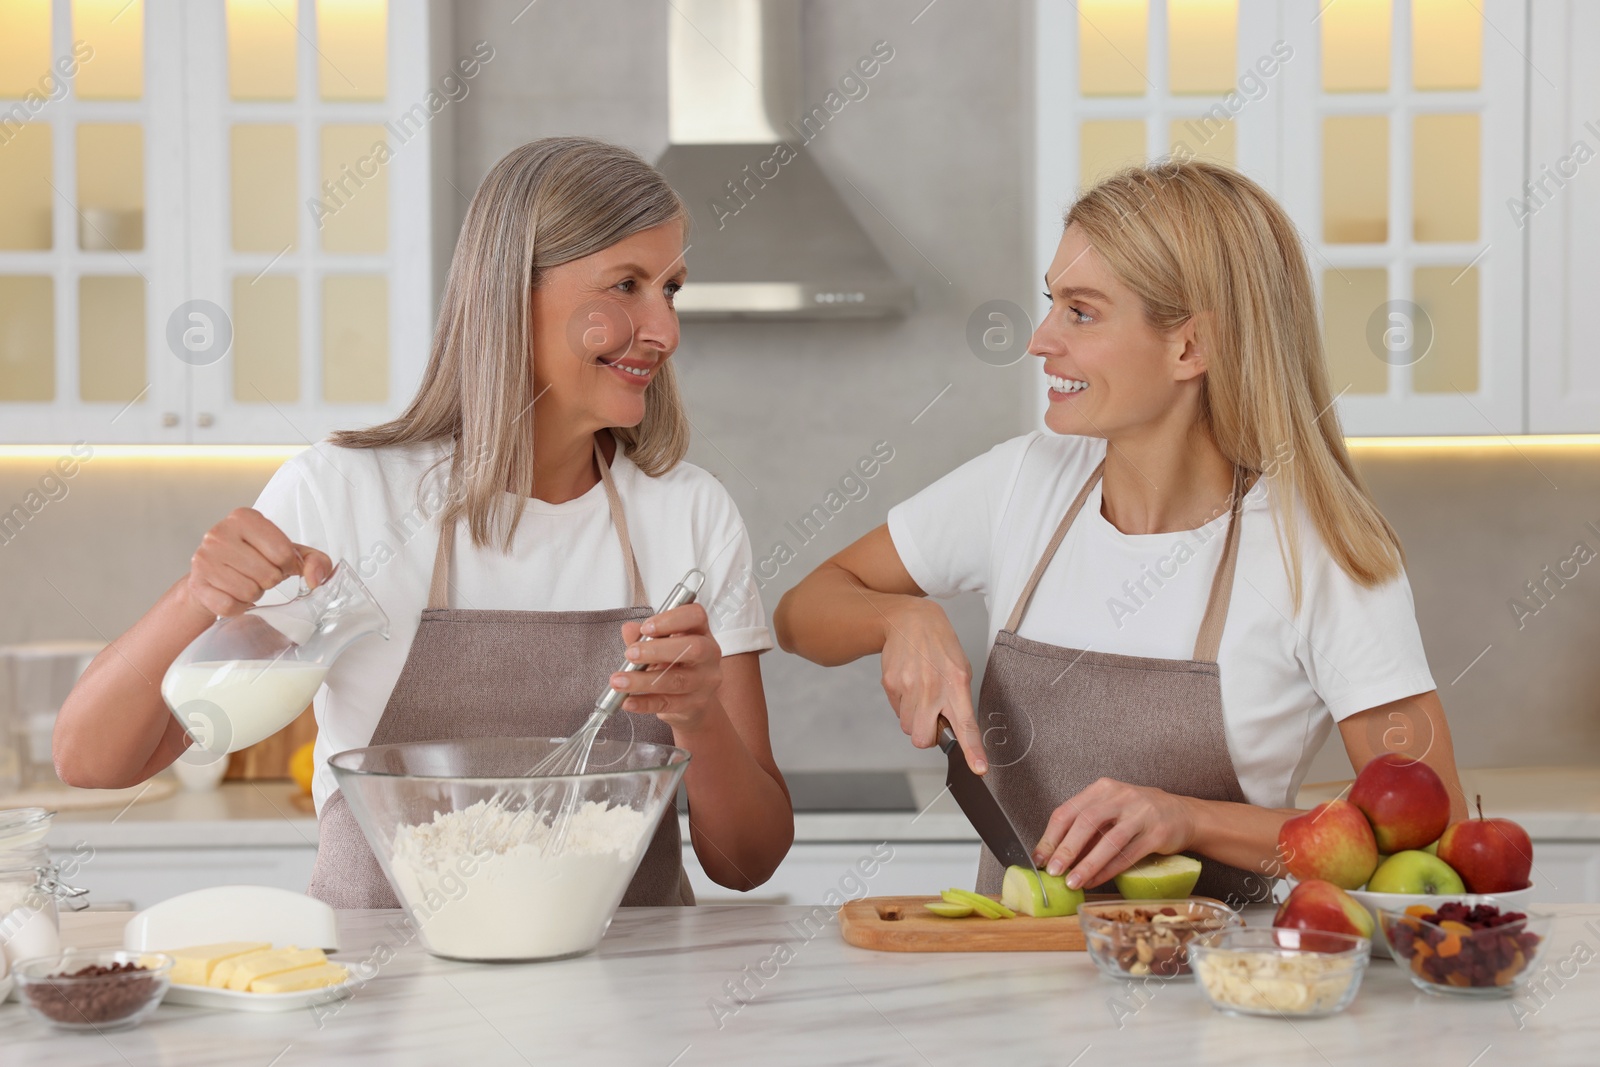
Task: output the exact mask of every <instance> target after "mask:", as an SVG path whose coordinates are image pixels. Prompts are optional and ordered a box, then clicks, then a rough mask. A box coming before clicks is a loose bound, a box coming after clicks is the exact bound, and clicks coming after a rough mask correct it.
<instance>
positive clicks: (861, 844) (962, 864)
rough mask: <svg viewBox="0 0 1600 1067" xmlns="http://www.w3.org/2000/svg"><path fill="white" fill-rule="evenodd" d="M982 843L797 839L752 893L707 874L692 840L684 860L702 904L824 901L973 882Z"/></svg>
mask: <svg viewBox="0 0 1600 1067" xmlns="http://www.w3.org/2000/svg"><path fill="white" fill-rule="evenodd" d="M979 849H980V846H979V845H978V844H976V843H975V842H965V841H949V842H946V841H899V842H893V841H890V842H872V841H851V842H817V843H807V842H796V843H795V845H794V847H792V848H791V849H790V850H789V855H788V856H786V857H785V858H784V861H783V862H782V863H781V864H779V865H778V869H777V871H776V872H775V873H774V874H773V876H772V878H771V879H770V880H769V881H768V882H767V883H766V884H765V885H763V886H761V887H760V888H758V889H755V890H752V891H751V892H749V893H737V892H734V891H733V890H730V889H725V888H723V887H722V886H719V885H717V884H716V883H715V882H713V881H711V879H709V878H707V877H706V875H705V872H704V871H702V870H701V869H700V863H699V861H698V860H696V859H695V855H694V849H693V848H692V847H691V846H688V845H685V846H684V849H683V866H684V870H686V871H688V872H689V882H690V884H691V885H693V886H694V894H695V900H696V901H697V902H698V903H700V904H823V903H825V902H826V901H827V900H828V899H830V898H829V894H830V893H834V894H837V898H835V900H834V902H835V903H837V902H838V899H851V900H853V899H857V898H859V897H863V896H875V897H881V896H897V895H927V894H932V893H938V892H939V891H940V890H942V889H946V888H948V887H949V886H960V887H962V888H968V887H971V886H972V885H974V884H975V883H976V882H977V879H978V855H979ZM885 856H887V857H888V858H887V859H884V858H883V857H885ZM864 872H870V876H868V874H867V873H864Z"/></svg>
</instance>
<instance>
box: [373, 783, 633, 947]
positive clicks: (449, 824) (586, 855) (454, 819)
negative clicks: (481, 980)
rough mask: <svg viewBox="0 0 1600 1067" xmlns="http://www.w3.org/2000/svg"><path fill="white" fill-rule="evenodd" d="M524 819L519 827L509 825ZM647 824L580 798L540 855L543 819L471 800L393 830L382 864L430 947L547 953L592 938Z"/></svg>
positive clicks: (590, 942)
mask: <svg viewBox="0 0 1600 1067" xmlns="http://www.w3.org/2000/svg"><path fill="white" fill-rule="evenodd" d="M524 825H526V826H527V830H528V832H527V833H526V834H523V833H520V832H514V831H520V830H522V829H523V827H524ZM651 830H652V826H651V825H650V823H649V821H648V820H647V819H646V818H645V815H644V813H643V812H640V811H636V810H634V809H633V808H630V807H628V806H627V805H625V804H622V805H617V806H615V807H609V808H608V807H606V805H604V804H602V803H599V802H597V801H592V800H591V801H586V802H584V803H583V804H582V805H580V806H579V807H578V808H577V810H575V811H574V812H573V813H572V818H571V822H570V824H569V825H568V828H567V838H566V841H565V842H564V843H563V845H562V848H561V851H560V852H559V853H558V854H556V855H552V856H543V855H540V850H541V848H542V847H543V845H544V840H545V838H546V837H547V836H548V835H549V833H550V827H549V825H548V824H546V823H543V822H534V821H530V819H529V813H527V812H524V813H523V815H521V816H520V817H519V816H517V815H514V814H512V813H511V812H508V811H506V810H505V809H504V808H501V807H490V805H489V804H488V802H487V801H479V802H477V803H476V804H473V805H471V806H470V807H466V808H461V809H459V810H457V811H447V812H439V813H437V814H435V815H434V817H433V820H432V821H431V822H426V823H418V824H415V825H411V826H402V827H400V828H399V829H398V830H396V831H395V837H394V856H393V859H392V861H391V866H392V867H393V868H394V875H395V880H396V881H397V882H398V883H399V884H398V885H397V887H396V888H397V889H399V891H400V896H401V898H402V900H404V901H405V903H406V904H408V905H409V906H410V907H411V909H412V912H413V914H414V916H415V918H416V920H417V923H418V926H419V928H420V930H421V933H422V939H423V941H424V942H425V943H426V944H427V946H428V950H429V951H430V952H433V953H436V954H437V955H440V956H451V957H455V958H457V959H470V960H497V959H498V960H511V959H515V960H530V959H547V958H550V957H554V956H567V955H572V954H574V953H580V952H587V951H588V950H589V949H591V948H593V947H594V946H595V945H596V944H597V943H598V942H599V940H600V938H601V936H602V935H603V934H604V933H605V932H606V927H607V926H608V925H610V922H611V916H612V913H613V912H615V911H616V908H617V904H618V903H619V902H620V901H621V900H622V894H623V893H624V892H626V891H627V888H628V880H629V878H630V877H631V876H632V874H633V868H634V860H635V858H636V857H637V855H638V852H639V850H640V849H642V848H644V847H645V845H646V844H647V843H648V838H649V835H650V831H651ZM519 839H521V840H520V841H519V843H518V844H515V845H512V846H510V847H504V846H503V844H501V845H498V846H493V847H490V846H486V845H485V844H484V842H485V841H489V842H500V843H503V842H506V841H513V840H519Z"/></svg>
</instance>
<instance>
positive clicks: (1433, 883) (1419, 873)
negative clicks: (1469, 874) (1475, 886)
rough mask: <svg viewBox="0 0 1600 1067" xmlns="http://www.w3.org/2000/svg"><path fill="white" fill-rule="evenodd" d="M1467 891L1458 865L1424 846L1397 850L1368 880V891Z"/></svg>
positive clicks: (1437, 893) (1440, 893)
mask: <svg viewBox="0 0 1600 1067" xmlns="http://www.w3.org/2000/svg"><path fill="white" fill-rule="evenodd" d="M1466 891H1467V887H1466V885H1465V884H1464V883H1463V882H1462V881H1461V876H1460V875H1459V874H1457V873H1456V872H1455V868H1453V867H1451V866H1450V865H1449V864H1448V863H1446V862H1445V861H1444V860H1442V859H1440V858H1439V857H1438V856H1434V855H1431V854H1429V853H1427V852H1423V851H1422V850H1421V849H1408V850H1407V851H1405V852H1396V853H1395V854H1394V855H1392V856H1390V857H1389V858H1388V859H1386V860H1384V861H1383V863H1382V864H1380V865H1379V867H1378V869H1377V870H1375V871H1373V872H1372V877H1371V878H1369V879H1367V892H1369V893H1409V894H1412V895H1417V894H1422V895H1426V896H1449V895H1451V894H1454V893H1465V892H1466Z"/></svg>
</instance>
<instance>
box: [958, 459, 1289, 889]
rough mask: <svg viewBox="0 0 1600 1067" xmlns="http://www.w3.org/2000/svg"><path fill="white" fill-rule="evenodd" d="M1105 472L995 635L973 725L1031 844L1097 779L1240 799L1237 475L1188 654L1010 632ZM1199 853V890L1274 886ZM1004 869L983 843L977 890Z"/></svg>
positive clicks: (996, 881)
mask: <svg viewBox="0 0 1600 1067" xmlns="http://www.w3.org/2000/svg"><path fill="white" fill-rule="evenodd" d="M1104 471H1105V463H1104V462H1103V461H1102V462H1101V464H1100V466H1099V467H1097V468H1095V471H1094V473H1093V474H1091V475H1090V476H1089V480H1088V482H1086V483H1085V484H1084V487H1083V489H1082V490H1080V491H1079V493H1078V496H1077V499H1075V500H1074V501H1073V502H1072V506H1071V507H1070V508H1068V509H1067V514H1066V516H1065V517H1064V518H1063V519H1062V520H1061V525H1060V526H1058V527H1057V528H1056V532H1055V535H1054V536H1053V537H1052V538H1051V539H1050V543H1049V545H1047V546H1046V547H1045V550H1044V555H1043V556H1042V557H1041V558H1040V560H1039V562H1038V564H1037V565H1036V566H1035V567H1034V569H1033V573H1032V574H1031V575H1030V576H1029V578H1028V582H1027V585H1025V586H1024V587H1023V589H1022V594H1021V595H1020V596H1018V597H1017V603H1016V607H1014V608H1013V609H1012V611H1011V617H1010V619H1009V620H1007V622H1006V626H1005V629H1003V630H1001V631H1000V633H999V634H998V635H996V637H995V643H994V648H993V650H992V651H991V652H990V653H989V662H988V665H987V667H986V668H985V669H984V675H983V687H982V689H981V690H980V691H979V695H978V725H979V728H980V729H981V730H982V731H983V737H984V748H985V752H986V754H987V755H988V758H989V771H988V773H987V774H986V775H985V779H986V780H987V781H988V783H989V787H990V788H991V789H993V790H994V793H995V797H996V798H997V799H998V800H999V801H1000V803H1001V805H1002V806H1003V807H1004V808H1005V810H1006V813H1007V814H1008V815H1010V816H1011V821H1012V822H1014V823H1015V824H1016V826H1017V830H1018V832H1019V833H1021V835H1022V839H1023V842H1024V844H1026V845H1027V846H1028V847H1029V848H1032V847H1033V845H1034V843H1035V842H1037V841H1038V840H1039V838H1040V837H1042V836H1043V835H1044V830H1045V826H1046V824H1047V823H1048V822H1049V821H1050V815H1051V813H1052V812H1054V811H1055V809H1056V807H1057V806H1058V805H1060V804H1061V803H1063V802H1064V801H1066V800H1067V799H1068V798H1070V797H1072V796H1075V795H1076V794H1077V793H1078V792H1079V791H1080V790H1082V789H1084V788H1086V787H1087V786H1089V785H1090V784H1092V783H1093V782H1094V781H1096V780H1097V779H1099V778H1112V779H1115V780H1117V781H1121V782H1128V783H1130V784H1133V785H1142V786H1153V787H1155V788H1157V789H1163V790H1165V791H1167V792H1169V793H1176V794H1179V795H1182V796H1190V797H1197V798H1199V799H1201V800H1230V801H1234V802H1236V803H1244V802H1245V795H1244V790H1243V789H1241V788H1240V786H1239V779H1238V776H1237V775H1236V774H1235V773H1234V769H1233V759H1232V757H1231V756H1230V755H1229V754H1228V741H1227V736H1226V734H1225V733H1224V731H1223V717H1222V686H1221V682H1220V680H1219V673H1218V669H1217V662H1216V660H1217V649H1218V647H1219V646H1220V645H1221V643H1222V627H1223V623H1224V622H1225V621H1226V619H1227V616H1228V601H1229V599H1230V598H1231V596H1232V592H1233V574H1234V564H1235V562H1236V561H1237V558H1238V550H1239V508H1240V503H1241V500H1242V497H1243V495H1244V494H1243V491H1242V490H1243V481H1242V476H1236V478H1235V484H1234V494H1233V504H1232V510H1231V513H1230V515H1229V519H1228V534H1227V541H1226V545H1225V547H1224V549H1223V553H1222V560H1221V562H1220V563H1218V565H1217V571H1216V575H1215V576H1214V577H1213V579H1212V582H1211V596H1210V599H1209V601H1208V602H1207V604H1206V612H1205V616H1204V619H1203V620H1202V621H1201V624H1200V635H1199V638H1198V639H1197V640H1196V641H1195V647H1194V659H1192V660H1176V659H1155V658H1152V657H1145V656H1122V655H1115V654H1112V653H1108V652H1094V651H1089V650H1084V651H1080V650H1078V649H1071V648H1061V647H1059V646H1057V645H1050V644H1046V643H1044V642H1042V641H1032V640H1029V639H1028V638H1026V637H1020V636H1018V635H1017V628H1018V627H1019V626H1020V625H1021V624H1022V616H1023V613H1024V612H1025V611H1026V610H1027V608H1028V603H1029V601H1030V600H1032V599H1033V593H1034V590H1035V589H1036V588H1037V587H1038V585H1039V579H1040V578H1041V577H1042V576H1043V575H1044V572H1045V568H1046V567H1048V566H1049V564H1050V560H1051V559H1052V558H1053V557H1054V556H1055V553H1056V550H1057V549H1058V548H1059V547H1060V546H1061V542H1062V540H1063V539H1064V538H1065V537H1066V535H1067V530H1068V528H1069V527H1071V525H1072V522H1073V520H1074V519H1076V518H1077V516H1078V512H1079V511H1081V510H1083V504H1084V501H1085V500H1087V499H1088V497H1089V493H1090V491H1091V490H1092V489H1094V487H1095V485H1096V484H1098V483H1099V481H1100V478H1101V475H1102V474H1103V473H1104ZM1199 858H1200V859H1201V861H1202V862H1203V864H1204V867H1203V868H1202V870H1201V874H1200V883H1199V885H1197V886H1196V887H1195V890H1194V891H1195V892H1196V893H1198V894H1201V895H1203V896H1212V897H1216V898H1217V899H1219V900H1223V901H1226V902H1227V903H1229V904H1232V905H1233V906H1235V907H1238V906H1240V905H1241V904H1244V903H1246V902H1248V901H1253V900H1264V899H1266V897H1267V895H1268V894H1269V893H1270V891H1271V888H1272V883H1271V879H1270V878H1267V877H1265V876H1264V875H1261V874H1252V873H1251V872H1248V871H1243V870H1240V869H1239V868H1236V867H1229V866H1227V865H1225V864H1222V863H1218V862H1217V861H1215V860H1211V859H1207V858H1205V857H1203V856H1202V857H1199ZM1003 873H1004V871H1003V869H1002V868H1001V866H1000V864H999V862H998V861H997V860H996V859H995V858H994V856H993V855H992V854H991V853H990V852H989V850H988V849H987V848H985V849H984V850H983V858H982V861H981V863H980V864H979V867H978V890H979V891H980V892H986V893H998V892H999V891H1000V881H1001V876H1002V875H1003Z"/></svg>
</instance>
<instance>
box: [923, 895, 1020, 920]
mask: <svg viewBox="0 0 1600 1067" xmlns="http://www.w3.org/2000/svg"><path fill="white" fill-rule="evenodd" d="M939 895H940V896H942V897H943V898H944V899H945V900H946V901H947V902H948V903H951V904H965V905H967V906H968V907H970V908H971V909H972V910H973V911H975V912H977V913H978V914H979V915H982V916H983V917H984V918H985V919H1015V918H1016V917H1017V913H1016V912H1014V911H1012V910H1011V909H1010V908H1008V907H1006V906H1005V905H1004V904H999V903H996V902H995V901H993V900H990V899H989V898H988V897H986V896H984V895H982V894H981V893H974V892H972V891H970V890H967V889H946V890H945V891H944V892H943V893H941V894H939Z"/></svg>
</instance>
